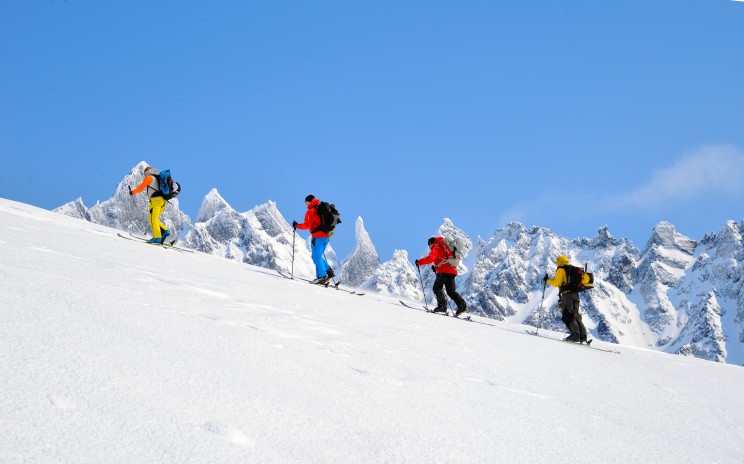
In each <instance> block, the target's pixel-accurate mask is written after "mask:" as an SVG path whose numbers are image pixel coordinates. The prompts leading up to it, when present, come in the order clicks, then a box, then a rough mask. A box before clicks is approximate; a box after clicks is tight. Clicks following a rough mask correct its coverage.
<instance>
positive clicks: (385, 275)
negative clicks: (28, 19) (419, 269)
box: [362, 250, 422, 301]
mask: <svg viewBox="0 0 744 464" xmlns="http://www.w3.org/2000/svg"><path fill="white" fill-rule="evenodd" d="M362 288H365V289H368V290H371V291H373V292H378V293H382V294H384V295H390V296H396V297H400V298H404V299H408V300H413V301H419V300H420V299H421V297H422V295H421V287H420V284H419V280H418V276H417V275H416V271H415V270H414V267H413V266H412V265H411V262H410V260H409V258H408V252H407V251H405V250H395V252H394V253H393V258H392V259H391V260H390V261H386V262H385V263H383V264H382V265H380V266H378V267H377V268H376V269H375V270H374V272H373V273H372V275H371V276H370V277H369V278H368V279H367V280H366V281H365V282H364V284H363V285H362Z"/></svg>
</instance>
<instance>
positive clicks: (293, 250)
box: [289, 228, 297, 279]
mask: <svg viewBox="0 0 744 464" xmlns="http://www.w3.org/2000/svg"><path fill="white" fill-rule="evenodd" d="M295 237H297V229H296V228H293V229H292V272H291V273H290V274H289V275H290V277H292V278H293V279H294V255H295Z"/></svg>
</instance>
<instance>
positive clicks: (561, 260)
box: [555, 255, 568, 267]
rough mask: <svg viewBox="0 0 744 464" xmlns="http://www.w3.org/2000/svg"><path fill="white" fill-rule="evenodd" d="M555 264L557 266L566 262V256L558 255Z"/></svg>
mask: <svg viewBox="0 0 744 464" xmlns="http://www.w3.org/2000/svg"><path fill="white" fill-rule="evenodd" d="M555 264H557V265H558V266H559V267H560V266H565V265H566V264H568V258H566V256H564V255H560V256H559V257H558V259H556V260H555Z"/></svg>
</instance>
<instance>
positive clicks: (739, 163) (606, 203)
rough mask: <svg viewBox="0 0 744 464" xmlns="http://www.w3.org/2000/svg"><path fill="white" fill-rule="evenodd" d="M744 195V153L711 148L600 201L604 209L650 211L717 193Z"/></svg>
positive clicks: (722, 148) (722, 147)
mask: <svg viewBox="0 0 744 464" xmlns="http://www.w3.org/2000/svg"><path fill="white" fill-rule="evenodd" d="M743 191H744V153H742V152H740V151H738V150H736V149H735V148H734V147H731V146H710V147H705V148H702V149H701V150H699V151H697V152H695V153H693V154H691V155H688V156H686V157H683V158H681V159H679V160H677V162H675V163H674V164H673V165H672V166H670V167H667V168H664V169H660V170H657V171H656V172H655V173H654V174H653V176H652V178H651V179H650V181H649V182H648V183H646V184H645V185H641V186H639V187H637V188H635V189H633V190H631V191H629V192H625V193H621V194H618V195H612V196H609V197H607V198H605V199H604V200H603V201H601V203H602V206H603V207H604V208H613V209H649V208H653V207H656V206H659V205H661V204H664V203H668V202H674V201H678V200H682V199H690V198H694V197H699V196H702V195H706V194H710V193H714V192H718V193H728V194H732V195H737V194H741V193H742V192H743Z"/></svg>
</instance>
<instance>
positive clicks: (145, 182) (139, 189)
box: [132, 176, 154, 195]
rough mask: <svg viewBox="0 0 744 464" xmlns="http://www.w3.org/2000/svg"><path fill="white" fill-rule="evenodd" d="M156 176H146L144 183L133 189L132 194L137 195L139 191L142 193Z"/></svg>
mask: <svg viewBox="0 0 744 464" xmlns="http://www.w3.org/2000/svg"><path fill="white" fill-rule="evenodd" d="M153 179H154V177H152V176H145V178H144V179H143V180H142V183H141V184H139V186H138V187H137V188H136V189H134V190H132V195H137V194H138V193H141V192H142V191H143V190H145V189H146V188H147V186H148V185H150V182H152V181H153Z"/></svg>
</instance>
